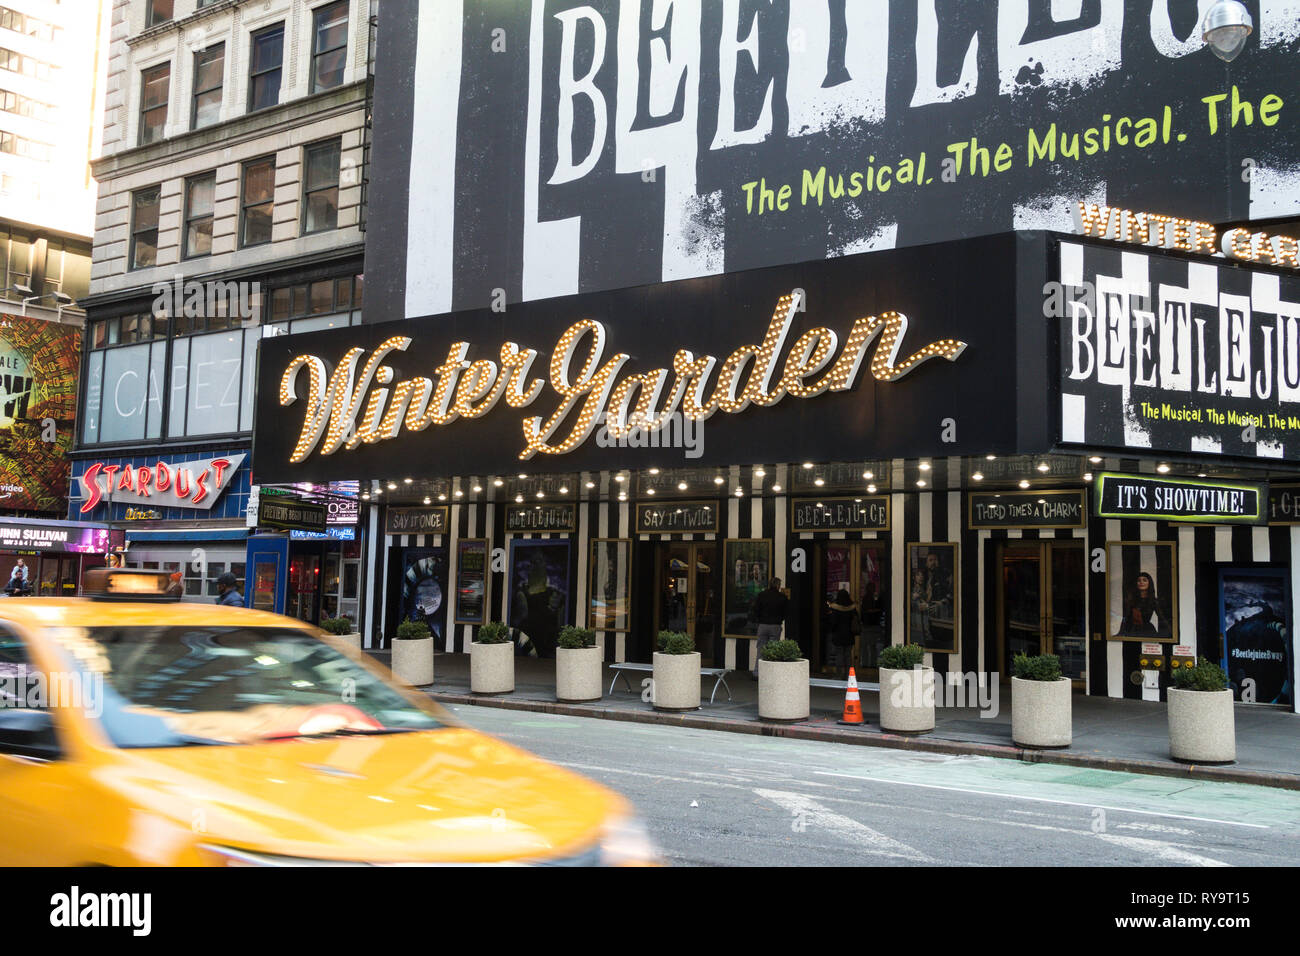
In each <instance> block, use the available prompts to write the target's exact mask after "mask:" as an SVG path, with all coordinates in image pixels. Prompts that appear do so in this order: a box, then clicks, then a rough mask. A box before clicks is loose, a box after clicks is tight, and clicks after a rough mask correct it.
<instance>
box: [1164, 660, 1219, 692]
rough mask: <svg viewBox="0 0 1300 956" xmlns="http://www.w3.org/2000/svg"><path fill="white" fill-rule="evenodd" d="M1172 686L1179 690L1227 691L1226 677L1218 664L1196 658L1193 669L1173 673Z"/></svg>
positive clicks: (1188, 668)
mask: <svg viewBox="0 0 1300 956" xmlns="http://www.w3.org/2000/svg"><path fill="white" fill-rule="evenodd" d="M1174 686H1175V687H1177V688H1178V689H1179V690H1205V691H1216V690H1227V689H1228V675H1227V674H1225V673H1223V668H1222V667H1220V666H1219V665H1218V664H1216V663H1214V662H1213V661H1207V660H1206V659H1205V658H1204V657H1198V658H1197V659H1196V666H1195V667H1180V668H1178V669H1177V670H1175V671H1174Z"/></svg>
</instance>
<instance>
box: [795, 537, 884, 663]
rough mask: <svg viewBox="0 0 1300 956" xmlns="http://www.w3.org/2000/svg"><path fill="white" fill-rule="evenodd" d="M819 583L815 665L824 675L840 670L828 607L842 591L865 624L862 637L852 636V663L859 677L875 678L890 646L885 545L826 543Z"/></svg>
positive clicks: (855, 542)
mask: <svg viewBox="0 0 1300 956" xmlns="http://www.w3.org/2000/svg"><path fill="white" fill-rule="evenodd" d="M820 579H821V590H820V598H821V603H820V604H819V606H818V609H817V614H816V621H817V634H818V640H817V641H816V647H815V648H814V655H815V659H814V661H813V662H812V666H813V667H814V668H815V669H816V670H817V671H819V672H820V673H823V674H833V673H834V672H835V670H836V668H835V665H834V660H835V654H834V650H833V642H832V640H831V615H830V608H829V607H828V606H827V605H830V604H834V603H836V600H837V596H838V595H839V593H840V591H847V592H848V595H849V600H850V601H851V602H852V603H853V604H854V605H856V607H857V609H858V614H859V619H860V620H861V622H862V633H861V634H859V635H857V636H856V637H855V638H854V641H853V648H852V653H851V656H850V659H849V662H850V664H851V665H852V666H853V667H854V668H855V669H856V670H857V672H858V676H859V677H864V676H865V677H869V678H872V679H874V678H875V677H876V676H877V668H878V667H879V661H880V652H881V651H882V650H883V649H884V648H885V646H886V645H888V644H889V563H888V558H887V555H886V551H885V545H884V544H883V543H882V542H879V541H830V542H827V543H826V544H825V545H824V546H823V548H822V551H821V576H820Z"/></svg>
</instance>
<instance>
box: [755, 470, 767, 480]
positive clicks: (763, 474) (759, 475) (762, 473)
mask: <svg viewBox="0 0 1300 956" xmlns="http://www.w3.org/2000/svg"><path fill="white" fill-rule="evenodd" d="M754 477H755V478H766V477H767V472H766V471H764V470H763V469H762V468H755V469H754Z"/></svg>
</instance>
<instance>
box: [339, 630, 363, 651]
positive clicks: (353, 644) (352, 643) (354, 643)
mask: <svg viewBox="0 0 1300 956" xmlns="http://www.w3.org/2000/svg"><path fill="white" fill-rule="evenodd" d="M334 637H337V638H338V639H339V640H340V641H342V642H343V643H344V644H346V645H347V646H348V647H350V648H352V649H353V650H356V651H359V650H361V632H360V631H353V632H352V633H351V634H335V635H334Z"/></svg>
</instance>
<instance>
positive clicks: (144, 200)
mask: <svg viewBox="0 0 1300 956" xmlns="http://www.w3.org/2000/svg"><path fill="white" fill-rule="evenodd" d="M161 193H162V187H161V186H150V187H149V188H148V189H140V190H137V191H136V192H134V193H132V194H131V250H130V251H131V262H130V263H129V268H131V269H144V268H147V267H149V266H153V265H157V264H158V204H159V196H160V195H161Z"/></svg>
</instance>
